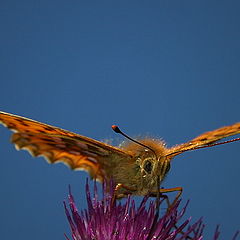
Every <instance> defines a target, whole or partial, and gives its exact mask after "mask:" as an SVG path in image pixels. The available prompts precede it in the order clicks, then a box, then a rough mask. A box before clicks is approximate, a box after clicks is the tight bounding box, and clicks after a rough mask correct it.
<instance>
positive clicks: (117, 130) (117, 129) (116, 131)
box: [112, 125, 158, 159]
mask: <svg viewBox="0 0 240 240" xmlns="http://www.w3.org/2000/svg"><path fill="white" fill-rule="evenodd" d="M112 130H113V131H114V132H115V133H119V134H121V135H122V136H124V137H125V138H127V139H129V140H130V141H132V142H135V143H136V144H138V145H141V146H143V147H145V148H147V149H149V150H150V151H151V152H153V154H154V155H155V157H156V159H158V156H157V154H156V152H155V151H154V150H153V149H152V148H150V147H148V146H147V145H145V144H143V143H140V142H138V141H137V140H134V139H133V138H131V137H129V136H128V135H127V134H125V133H124V132H122V131H121V130H120V128H119V127H118V126H116V125H112Z"/></svg>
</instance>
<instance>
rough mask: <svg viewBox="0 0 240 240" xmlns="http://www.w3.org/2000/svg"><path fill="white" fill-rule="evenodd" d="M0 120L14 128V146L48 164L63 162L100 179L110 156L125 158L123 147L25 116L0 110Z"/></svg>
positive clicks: (109, 162)
mask: <svg viewBox="0 0 240 240" xmlns="http://www.w3.org/2000/svg"><path fill="white" fill-rule="evenodd" d="M0 123H1V124H3V125H4V126H5V127H8V128H9V129H11V130H12V131H14V133H13V135H12V142H13V143H14V144H15V146H16V148H17V149H25V150H28V151H29V152H30V153H31V154H32V155H33V156H43V157H45V158H46V160H47V161H48V162H49V163H57V162H63V163H65V164H66V165H68V166H69V167H70V168H72V169H76V170H86V171H88V172H89V174H90V175H91V176H92V177H93V178H96V179H98V180H100V181H102V180H103V178H105V177H111V176H108V175H109V174H110V172H111V171H110V170H109V168H110V167H111V158H114V159H115V161H116V159H119V160H121V159H128V158H130V157H131V156H130V155H129V154H128V153H127V152H124V151H123V150H121V149H119V148H116V147H113V146H111V145H108V144H105V143H103V142H99V141H96V140H93V139H91V138H88V137H84V136H81V135H78V134H76V133H73V132H69V131H66V130H63V129H61V128H57V127H53V126H50V125H47V124H43V123H40V122H37V121H34V120H31V119H28V118H24V117H20V116H16V115H13V114H9V113H5V112H0Z"/></svg>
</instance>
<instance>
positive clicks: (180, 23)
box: [0, 0, 240, 240]
mask: <svg viewBox="0 0 240 240" xmlns="http://www.w3.org/2000/svg"><path fill="white" fill-rule="evenodd" d="M239 11H240V3H239V1H226V0H223V1H205V0H202V1H190V0H185V1H179V0H168V1H162V0H161V1H151V2H149V1H121V2H116V1H98V2H91V3H90V2H85V1H75V0H72V1H62V0H59V1H54V0H53V1H46V0H43V1H29V0H23V1H16V0H13V1H1V3H0V31H1V38H0V56H1V62H0V69H1V71H0V81H1V86H2V88H1V94H0V104H1V105H0V109H1V110H2V111H6V112H11V113H15V114H18V115H22V116H26V117H29V118H32V119H35V120H38V121H42V122H45V123H48V124H51V125H55V126H59V127H61V128H64V129H67V130H70V131H74V132H77V133H79V134H82V135H85V136H88V137H92V138H94V139H98V140H101V139H114V138H116V139H121V137H119V136H116V134H115V133H113V132H112V130H111V125H112V124H118V125H119V126H120V127H121V128H122V130H124V131H125V132H126V133H128V134H129V135H130V136H133V137H136V136H139V135H140V136H146V135H147V136H153V137H159V138H163V139H164V140H165V141H166V142H167V143H168V146H171V145H175V144H178V143H182V142H185V141H188V140H190V139H191V138H193V137H195V136H197V135H199V134H201V133H203V132H205V131H209V130H213V129H216V128H218V127H221V126H224V125H230V124H232V123H234V122H237V121H240V111H239V104H240V101H239V89H240V80H239V79H240V45H239V43H240V31H239V27H240V15H239ZM0 136H1V139H0V142H1V146H0V153H1V166H2V167H1V174H0V188H1V198H0V209H1V210H0V211H1V219H0V226H1V227H0V235H1V238H2V239H9V240H11V239H16V238H18V239H33V238H34V239H35V240H40V239H41V240H42V239H64V236H63V233H65V232H66V233H68V232H69V227H68V223H67V220H66V217H65V216H64V211H63V206H62V201H63V200H64V199H66V197H67V191H68V184H71V186H72V191H73V193H74V195H75V198H76V199H77V200H78V202H79V204H78V205H79V208H84V207H85V206H86V203H85V198H84V185H85V178H86V176H87V174H86V173H84V172H72V171H70V170H69V169H68V168H66V167H65V166H64V165H61V164H58V165H54V166H52V165H48V164H47V163H46V162H45V161H44V160H43V159H41V158H34V159H33V158H32V157H31V156H30V155H29V154H28V153H27V152H25V151H21V152H17V151H15V149H14V147H13V146H12V145H11V144H10V143H9V137H10V132H9V131H8V130H6V129H4V128H3V127H1V129H0ZM239 144H240V143H239V142H236V143H232V144H228V145H223V146H219V147H215V148H209V149H204V150H198V151H195V152H189V153H185V154H183V155H180V156H178V157H177V158H176V159H174V161H173V163H172V168H171V172H170V173H169V175H168V177H167V179H166V181H165V182H164V184H163V186H164V187H165V188H167V187H177V186H182V187H183V188H184V192H183V196H182V197H183V201H187V200H188V199H190V200H191V202H190V205H189V207H188V212H187V214H186V216H193V219H195V220H196V219H198V218H199V217H201V216H203V217H204V222H205V223H206V225H207V226H206V229H205V234H206V236H207V238H208V239H210V238H211V236H212V234H213V232H214V229H215V227H216V225H217V224H220V225H221V227H220V229H221V232H222V235H221V236H222V239H231V236H232V235H233V234H234V233H235V231H236V230H237V229H238V228H239V226H240V225H239V211H240V205H239V203H238V201H239V199H240V191H239V182H240V175H239V170H240V158H239V149H240V147H239Z"/></svg>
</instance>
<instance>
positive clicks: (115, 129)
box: [112, 125, 121, 133]
mask: <svg viewBox="0 0 240 240" xmlns="http://www.w3.org/2000/svg"><path fill="white" fill-rule="evenodd" d="M112 130H113V131H114V132H116V133H120V132H121V131H120V129H119V127H118V126H117V125H112Z"/></svg>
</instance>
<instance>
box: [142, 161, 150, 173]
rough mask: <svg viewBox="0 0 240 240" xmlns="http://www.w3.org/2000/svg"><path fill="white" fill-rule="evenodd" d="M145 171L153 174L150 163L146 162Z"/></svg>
mask: <svg viewBox="0 0 240 240" xmlns="http://www.w3.org/2000/svg"><path fill="white" fill-rule="evenodd" d="M143 169H144V170H145V171H146V172H147V173H148V174H150V173H151V172H152V163H151V162H150V161H148V160H147V161H145V163H144V167H143Z"/></svg>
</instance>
